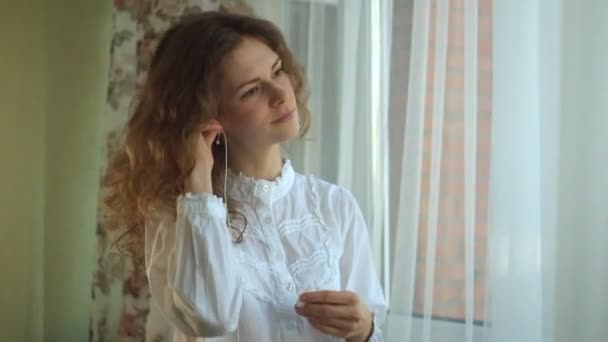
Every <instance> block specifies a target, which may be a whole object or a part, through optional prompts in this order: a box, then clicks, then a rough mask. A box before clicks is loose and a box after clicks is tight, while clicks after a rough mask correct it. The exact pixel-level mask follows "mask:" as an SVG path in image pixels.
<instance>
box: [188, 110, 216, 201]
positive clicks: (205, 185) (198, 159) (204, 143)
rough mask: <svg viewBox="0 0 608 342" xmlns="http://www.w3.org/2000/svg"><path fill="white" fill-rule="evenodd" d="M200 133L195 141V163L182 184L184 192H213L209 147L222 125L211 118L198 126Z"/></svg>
mask: <svg viewBox="0 0 608 342" xmlns="http://www.w3.org/2000/svg"><path fill="white" fill-rule="evenodd" d="M199 129H200V134H199V136H198V140H197V142H196V152H195V164H194V168H193V169H192V172H190V174H189V175H188V177H187V178H186V182H185V184H184V186H185V190H186V192H191V193H196V194H200V193H213V187H212V185H211V184H212V183H211V170H212V169H213V153H212V152H211V147H212V144H213V142H214V141H215V138H216V137H217V136H218V134H220V132H221V131H222V126H221V125H220V123H219V122H218V121H216V120H212V121H210V122H207V123H205V124H203V125H201V126H200V128H199Z"/></svg>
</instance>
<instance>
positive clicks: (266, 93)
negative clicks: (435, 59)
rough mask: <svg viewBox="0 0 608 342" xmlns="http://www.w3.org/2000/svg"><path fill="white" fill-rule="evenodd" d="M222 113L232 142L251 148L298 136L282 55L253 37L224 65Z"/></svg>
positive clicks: (234, 52)
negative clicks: (280, 56)
mask: <svg viewBox="0 0 608 342" xmlns="http://www.w3.org/2000/svg"><path fill="white" fill-rule="evenodd" d="M222 68H223V70H222V76H223V77H222V80H221V85H220V89H219V90H220V101H219V104H220V106H219V108H220V113H219V116H218V121H219V122H220V123H221V124H222V127H223V128H224V132H225V133H226V135H227V137H228V140H229V143H233V144H234V143H236V144H238V145H240V146H242V147H246V148H248V149H251V148H259V147H262V148H263V147H267V146H269V145H272V144H277V143H281V142H284V141H287V140H289V139H292V138H294V137H295V136H297V134H298V130H299V122H298V108H297V105H296V97H295V94H294V91H293V88H292V86H291V82H290V79H289V76H288V75H287V74H286V73H285V71H284V70H283V67H282V61H281V59H280V58H279V56H278V55H277V54H276V53H275V52H274V51H273V50H272V49H270V48H269V47H268V46H267V45H266V44H264V43H262V42H261V41H259V40H257V39H254V38H245V39H244V40H243V42H242V43H241V44H240V45H239V46H238V47H237V48H236V49H235V50H234V51H233V52H232V53H231V54H229V55H228V56H227V57H226V58H224V60H223V63H222Z"/></svg>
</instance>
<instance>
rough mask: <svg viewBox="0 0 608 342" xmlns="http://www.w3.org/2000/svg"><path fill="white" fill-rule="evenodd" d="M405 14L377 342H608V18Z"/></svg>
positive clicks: (439, 8) (515, 10)
mask: <svg viewBox="0 0 608 342" xmlns="http://www.w3.org/2000/svg"><path fill="white" fill-rule="evenodd" d="M398 3H399V2H396V4H398ZM408 5H409V6H408ZM408 5H406V4H405V3H401V7H406V9H405V11H406V12H408V11H409V12H408V13H409V15H410V18H411V25H410V26H409V32H411V36H410V35H406V36H400V35H398V34H394V37H395V38H394V39H393V46H400V42H399V41H398V39H405V40H407V39H409V43H408V44H406V45H407V52H408V56H407V60H408V61H409V63H408V65H409V67H408V70H407V73H406V76H408V78H407V79H408V81H407V83H406V84H405V87H395V84H398V85H399V83H398V82H397V83H395V82H393V89H392V90H391V94H392V96H393V97H394V96H396V94H399V93H400V92H406V93H407V101H406V102H405V103H404V105H403V106H401V107H400V106H399V101H397V100H393V101H391V102H392V103H393V104H395V105H394V106H393V107H392V109H391V112H390V116H391V117H393V116H397V115H405V116H406V118H405V120H402V121H399V120H396V119H393V120H392V122H395V123H398V122H402V124H401V125H399V127H397V128H394V129H393V131H397V132H401V133H402V135H399V136H398V137H400V138H402V139H401V142H399V143H398V144H399V146H397V147H396V148H394V149H392V150H391V151H392V153H393V155H392V160H398V161H399V162H400V164H401V165H400V166H399V167H395V168H396V169H397V170H398V175H397V177H393V176H392V177H391V180H394V179H398V180H399V190H398V192H397V194H395V196H393V199H395V198H396V199H397V204H396V206H395V208H397V210H395V211H396V212H395V213H394V215H391V218H392V219H393V221H392V222H393V223H394V224H393V237H394V245H393V249H394V253H393V264H392V268H391V270H392V273H391V274H392V278H393V280H392V287H391V290H392V291H391V302H390V304H391V314H390V316H389V322H388V327H387V331H388V334H387V335H388V340H389V341H421V342H429V341H441V342H449V341H467V342H469V341H484V342H486V341H487V342H502V341H530V342H550V341H560V342H561V341H564V342H565V341H594V342H595V341H598V342H599V341H606V340H608V328H607V326H606V324H605V317H606V312H607V311H608V310H607V309H606V308H607V307H608V304H607V303H608V267H607V266H606V260H608V253H607V252H606V248H604V247H600V246H605V243H606V242H607V241H608V235H607V233H606V232H607V230H606V229H607V227H608V214H607V213H606V212H607V211H606V210H605V207H606V203H607V201H606V197H605V196H606V195H605V194H606V191H608V176H607V175H608V172H607V171H608V163H607V162H606V160H608V158H607V157H606V153H605V149H606V147H608V138H607V135H606V134H605V130H606V129H607V128H608V115H607V114H606V113H608V100H607V97H606V96H605V95H606V92H605V89H606V88H605V80H606V79H607V78H606V77H607V76H608V66H607V65H606V63H605V60H606V59H607V58H608V50H607V48H606V46H607V45H606V41H605V35H603V32H606V30H607V29H608V24H607V23H606V20H604V19H602V18H605V17H606V15H607V14H608V6H607V5H606V4H604V2H598V1H592V0H585V1H580V2H569V1H552V0H509V1H500V0H495V1H484V0H465V1H456V0H452V1H448V0H437V1H430V0H414V1H413V2H411V4H408ZM395 6H396V7H397V5H395ZM488 6H489V7H490V8H489V10H488ZM398 13H399V9H397V8H396V11H395V15H398ZM488 15H489V18H488ZM395 27H397V26H395ZM460 30H461V31H462V34H461V39H459V38H458V35H459V32H460ZM488 34H489V35H490V37H491V39H490V47H489V48H488V46H487V43H488ZM488 51H489V56H490V58H489V59H488V58H487V57H488V54H487V53H488ZM393 56H394V58H393V68H394V69H395V64H399V63H403V58H402V57H403V55H401V56H400V55H399V54H398V53H393ZM395 56H397V58H396V57H395ZM399 56H400V57H401V58H402V59H399ZM600 61H604V62H600ZM395 70H397V69H395ZM458 70H459V71H458ZM488 73H489V75H490V78H489V82H488V80H487V79H486V77H487V75H488ZM456 76H459V77H461V78H458V77H456ZM401 85H403V84H401ZM460 85H462V88H460V87H459V86H460ZM488 92H489V93H490V94H491V96H490V97H489V101H490V103H489V104H488V98H486V97H487V94H488ZM398 110H402V112H401V113H397V112H396V111H398ZM392 141H393V142H395V140H392ZM601 151H602V152H601ZM400 152H402V153H400ZM391 170H393V168H391ZM455 180H456V182H457V183H458V185H454V184H453V182H454V181H455ZM450 246H452V247H454V246H458V247H457V248H456V251H455V252H450V250H451V249H450ZM446 258H447V259H448V260H449V262H448V263H446ZM450 291H451V292H450ZM446 292H447V293H448V295H446V294H445V293H446ZM480 303H481V305H480ZM602 322H603V323H602Z"/></svg>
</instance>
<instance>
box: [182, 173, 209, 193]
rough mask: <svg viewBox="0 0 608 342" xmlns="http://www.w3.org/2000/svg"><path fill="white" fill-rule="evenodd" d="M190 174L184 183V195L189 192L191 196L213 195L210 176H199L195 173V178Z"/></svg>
mask: <svg viewBox="0 0 608 342" xmlns="http://www.w3.org/2000/svg"><path fill="white" fill-rule="evenodd" d="M194 173H195V171H194V172H193V174H191V175H190V176H189V177H188V178H186V181H185V182H184V190H185V192H186V193H188V192H190V193H193V194H203V193H213V186H212V182H211V175H210V174H205V175H201V174H200V173H198V172H197V173H196V176H195V175H194Z"/></svg>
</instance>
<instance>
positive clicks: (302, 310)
mask: <svg viewBox="0 0 608 342" xmlns="http://www.w3.org/2000/svg"><path fill="white" fill-rule="evenodd" d="M355 309H356V308H355V307H353V306H348V305H331V304H314V303H308V304H305V305H304V306H301V307H296V313H297V314H299V315H301V316H304V317H307V318H319V319H343V320H352V321H358V320H360V319H361V317H359V315H358V314H357V311H356V310H355Z"/></svg>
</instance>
